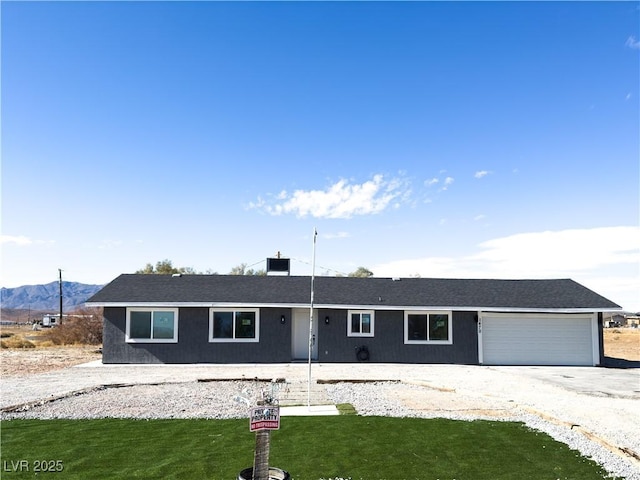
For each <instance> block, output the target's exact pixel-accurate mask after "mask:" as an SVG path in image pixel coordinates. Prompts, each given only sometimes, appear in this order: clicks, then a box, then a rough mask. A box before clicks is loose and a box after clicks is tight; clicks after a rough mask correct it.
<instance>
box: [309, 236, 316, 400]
mask: <svg viewBox="0 0 640 480" xmlns="http://www.w3.org/2000/svg"><path fill="white" fill-rule="evenodd" d="M317 236H318V231H317V230H316V229H315V227H314V229H313V253H312V255H311V302H310V303H309V374H308V378H307V409H308V410H311V352H312V349H313V340H314V339H313V284H314V281H315V275H316V237H317Z"/></svg>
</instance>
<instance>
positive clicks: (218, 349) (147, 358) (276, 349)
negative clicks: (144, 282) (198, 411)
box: [102, 307, 291, 363]
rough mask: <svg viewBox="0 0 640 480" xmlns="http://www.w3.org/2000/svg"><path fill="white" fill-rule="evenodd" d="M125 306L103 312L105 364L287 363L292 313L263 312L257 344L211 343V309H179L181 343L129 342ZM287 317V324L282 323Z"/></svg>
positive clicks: (288, 359) (289, 354) (285, 310)
mask: <svg viewBox="0 0 640 480" xmlns="http://www.w3.org/2000/svg"><path fill="white" fill-rule="evenodd" d="M126 315H127V309H126V308H124V307H106V308H105V309H104V332H103V346H102V352H103V353H102V362H103V363H288V362H290V361H291V312H290V310H289V309H286V308H262V309H260V341H259V342H258V343H240V342H237V343H236V342H233V343H209V309H208V308H180V309H179V312H178V319H179V320H178V343H126V342H125V332H126ZM282 315H284V316H285V324H284V325H283V324H281V323H280V318H281V316H282Z"/></svg>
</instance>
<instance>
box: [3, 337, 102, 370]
mask: <svg viewBox="0 0 640 480" xmlns="http://www.w3.org/2000/svg"><path fill="white" fill-rule="evenodd" d="M47 333H48V331H47V330H46V329H41V330H38V331H33V330H32V329H31V327H30V326H9V327H7V326H3V327H2V328H0V334H1V335H2V339H1V340H2V342H3V348H0V376H1V377H5V376H13V375H30V374H33V373H43V372H48V371H51V370H60V369H63V368H67V367H71V366H73V365H78V364H80V363H86V362H92V361H94V360H100V358H102V353H101V350H100V345H64V346H57V345H52V344H51V342H50V341H48V338H47ZM8 335H11V336H8ZM6 345H33V347H30V348H4V347H5V346H6Z"/></svg>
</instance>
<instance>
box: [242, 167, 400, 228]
mask: <svg viewBox="0 0 640 480" xmlns="http://www.w3.org/2000/svg"><path fill="white" fill-rule="evenodd" d="M409 194H410V189H409V187H408V185H407V184H406V181H405V180H404V179H402V178H392V179H391V180H385V178H384V176H383V175H375V176H374V177H373V178H372V179H371V180H369V181H367V182H364V183H362V184H350V183H349V182H348V181H347V180H344V179H341V180H339V181H338V182H336V183H334V184H333V185H330V186H329V187H328V188H327V189H325V190H296V191H294V192H293V193H292V194H288V193H287V192H286V191H282V192H280V193H279V194H278V196H277V197H275V199H274V202H272V203H269V202H267V201H265V200H263V199H262V198H260V197H259V198H258V201H257V202H256V203H251V204H250V205H249V207H250V208H257V209H260V210H263V211H265V212H267V213H269V214H271V215H285V214H294V215H296V216H298V217H307V216H312V217H316V218H351V217H352V216H354V215H372V214H376V213H380V212H382V211H384V210H385V209H387V208H389V207H397V206H398V202H401V201H404V200H406V198H407V196H408V195H409Z"/></svg>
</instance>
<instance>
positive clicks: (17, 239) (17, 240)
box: [0, 235, 33, 247]
mask: <svg viewBox="0 0 640 480" xmlns="http://www.w3.org/2000/svg"><path fill="white" fill-rule="evenodd" d="M0 243H1V244H2V245H5V244H7V245H17V246H19V247H25V246H27V245H31V244H33V240H31V239H30V238H29V237H25V236H24V235H17V236H16V235H0Z"/></svg>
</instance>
